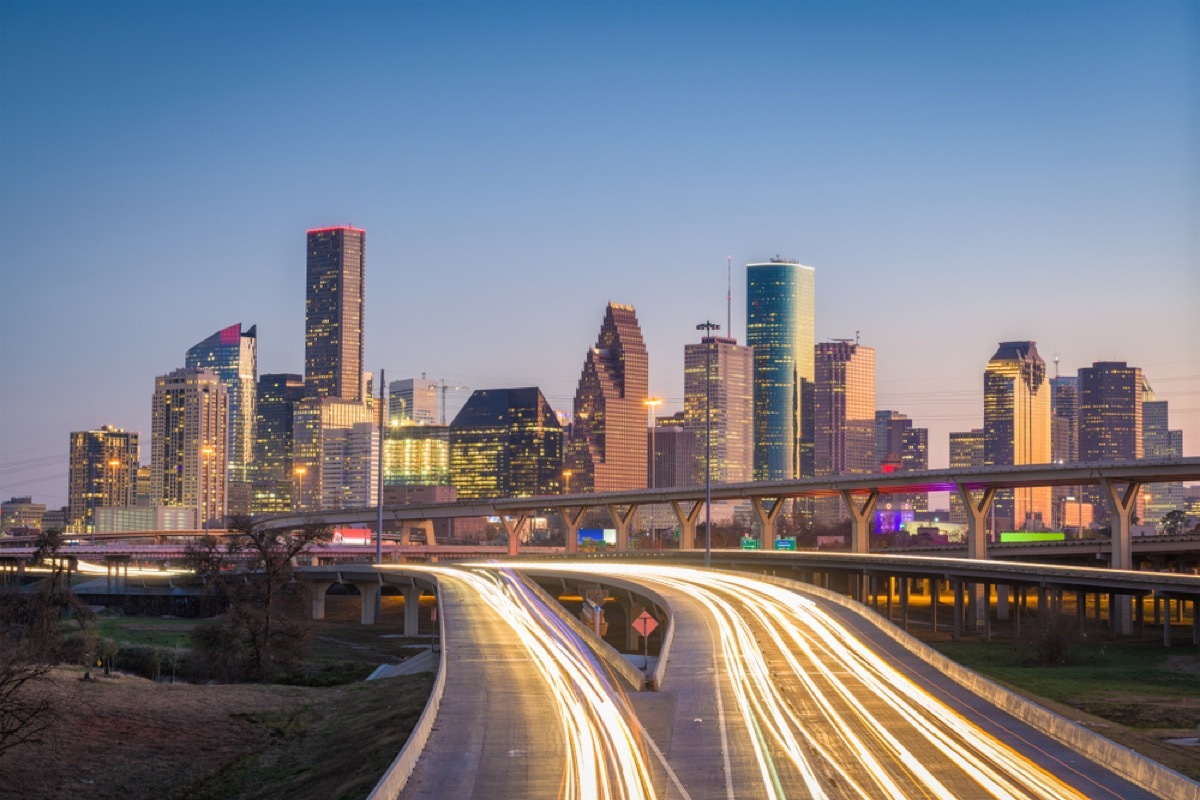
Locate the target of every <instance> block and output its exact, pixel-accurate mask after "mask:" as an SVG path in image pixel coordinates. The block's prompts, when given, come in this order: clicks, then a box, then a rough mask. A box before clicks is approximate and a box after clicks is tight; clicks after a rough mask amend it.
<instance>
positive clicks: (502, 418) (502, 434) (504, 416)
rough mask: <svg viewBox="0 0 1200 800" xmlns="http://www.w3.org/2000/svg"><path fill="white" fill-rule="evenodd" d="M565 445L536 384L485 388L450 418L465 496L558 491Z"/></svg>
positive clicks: (453, 459)
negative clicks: (525, 386) (523, 386)
mask: <svg viewBox="0 0 1200 800" xmlns="http://www.w3.org/2000/svg"><path fill="white" fill-rule="evenodd" d="M643 396H644V393H643ZM639 407H640V401H639ZM642 414H643V415H644V414H645V411H642ZM643 425H644V423H643ZM643 435H644V434H643ZM639 441H641V440H639ZM562 447H563V435H562V426H561V425H559V422H558V416H557V415H556V414H555V413H554V409H552V408H550V404H549V403H547V402H546V398H545V397H543V396H542V392H541V390H539V389H538V388H537V387H536V386H531V387H528V388H522V389H479V390H476V391H475V392H473V393H472V394H471V397H470V398H469V399H468V400H467V402H466V404H465V405H464V406H463V407H462V409H461V410H460V411H459V412H458V415H457V416H456V417H455V418H454V421H453V422H451V423H450V482H451V484H453V486H454V488H455V489H456V490H457V491H458V497H459V499H460V500H465V499H480V498H495V497H532V496H534V495H543V494H558V493H559V492H560V491H561V488H562V484H561V481H562V472H563V459H562ZM644 455H645V454H644V451H643V458H644ZM643 468H644V467H643ZM642 482H643V483H645V478H644V477H643V479H642ZM571 491H573V492H576V491H578V489H577V488H576V487H575V484H574V481H573V480H572V483H571Z"/></svg>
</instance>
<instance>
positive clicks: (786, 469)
mask: <svg viewBox="0 0 1200 800" xmlns="http://www.w3.org/2000/svg"><path fill="white" fill-rule="evenodd" d="M815 298H816V270H814V269H813V268H812V267H806V266H804V265H803V264H797V263H795V262H791V261H782V260H772V261H769V262H766V263H762V264H747V265H746V344H747V345H749V346H750V347H753V348H754V478H755V480H785V479H792V478H800V477H807V476H811V475H812V474H813V449H812V447H813V380H814V377H815V375H814V360H813V359H814V350H813V348H814V344H815V343H814V341H813V340H814V338H815V320H816V310H815Z"/></svg>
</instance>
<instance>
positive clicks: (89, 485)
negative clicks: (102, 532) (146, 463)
mask: <svg viewBox="0 0 1200 800" xmlns="http://www.w3.org/2000/svg"><path fill="white" fill-rule="evenodd" d="M140 458H141V450H140V449H139V446H138V435H137V433H133V432H127V431H123V430H121V429H120V428H114V427H112V426H109V425H105V426H103V427H101V428H99V429H97V430H94V431H73V432H72V433H71V455H70V484H69V487H68V489H69V491H68V500H67V508H68V509H69V511H68V514H69V521H68V523H67V524H68V529H69V530H70V531H72V532H75V533H88V532H91V531H95V530H96V509H98V508H105V507H118V506H131V505H133V504H134V501H135V500H136V497H137V496H136V495H135V494H134V481H135V479H136V477H137V471H138V466H139V462H140Z"/></svg>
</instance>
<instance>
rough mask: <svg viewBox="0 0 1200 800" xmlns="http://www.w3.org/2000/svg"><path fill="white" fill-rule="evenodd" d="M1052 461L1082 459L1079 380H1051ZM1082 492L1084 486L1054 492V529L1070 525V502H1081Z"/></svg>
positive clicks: (1067, 378) (1054, 490) (1066, 378)
mask: <svg viewBox="0 0 1200 800" xmlns="http://www.w3.org/2000/svg"><path fill="white" fill-rule="evenodd" d="M1050 460H1051V461H1052V462H1053V463H1055V464H1074V463H1075V462H1076V461H1078V460H1079V378H1078V377H1075V376H1069V377H1068V376H1062V377H1059V376H1055V377H1053V378H1051V379H1050ZM1081 491H1082V487H1081V486H1054V487H1052V488H1051V489H1050V494H1051V496H1052V497H1053V498H1054V521H1053V525H1052V527H1053V528H1055V529H1056V530H1057V529H1059V528H1061V527H1063V526H1064V525H1065V524H1066V511H1067V508H1066V506H1067V503H1068V502H1071V503H1075V502H1078V498H1079V493H1080V492H1081ZM1067 498H1071V499H1070V500H1069V501H1068V499H1067Z"/></svg>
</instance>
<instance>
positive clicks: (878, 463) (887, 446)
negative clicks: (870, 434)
mask: <svg viewBox="0 0 1200 800" xmlns="http://www.w3.org/2000/svg"><path fill="white" fill-rule="evenodd" d="M981 460H982V457H981ZM925 469H929V429H928V428H914V427H913V424H912V420H911V419H909V418H908V416H907V415H905V414H901V413H900V412H898V411H886V410H885V411H876V412H875V468H874V469H873V470H872V471H875V472H909V471H912V470H925ZM889 500H890V501H891V502H893V503H900V504H902V505H904V506H906V507H909V508H911V509H912V510H913V511H914V512H915V511H927V510H928V509H929V495H928V494H926V493H925V492H915V493H911V494H902V495H901V494H897V495H892V496H890V498H889Z"/></svg>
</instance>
